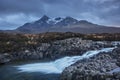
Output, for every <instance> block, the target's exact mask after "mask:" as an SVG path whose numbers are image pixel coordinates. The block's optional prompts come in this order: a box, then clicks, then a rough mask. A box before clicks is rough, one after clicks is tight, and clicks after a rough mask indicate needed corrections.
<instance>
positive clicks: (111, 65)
mask: <svg viewBox="0 0 120 80" xmlns="http://www.w3.org/2000/svg"><path fill="white" fill-rule="evenodd" d="M61 80H120V48H116V49H114V50H113V51H112V52H108V53H105V52H102V53H100V54H98V55H96V56H94V57H91V58H90V59H84V60H81V61H78V62H76V63H75V64H73V65H71V66H69V67H67V68H66V69H65V70H64V71H63V73H62V75H61Z"/></svg>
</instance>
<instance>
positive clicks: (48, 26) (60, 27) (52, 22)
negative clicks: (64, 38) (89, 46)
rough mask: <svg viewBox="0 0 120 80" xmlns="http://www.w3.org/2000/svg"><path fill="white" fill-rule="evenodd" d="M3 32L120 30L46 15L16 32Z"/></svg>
mask: <svg viewBox="0 0 120 80" xmlns="http://www.w3.org/2000/svg"><path fill="white" fill-rule="evenodd" d="M3 32H13V33H43V32H77V33H119V32H120V28H117V27H109V26H103V25H98V24H94V23H91V22H89V21H86V20H77V19H74V18H72V17H70V16H67V17H65V18H61V17H57V18H54V19H52V18H50V17H48V16H46V15H44V16H43V17H41V18H40V19H39V20H37V21H34V22H32V23H25V24H24V25H22V26H20V27H18V28H17V29H15V30H6V31H3Z"/></svg>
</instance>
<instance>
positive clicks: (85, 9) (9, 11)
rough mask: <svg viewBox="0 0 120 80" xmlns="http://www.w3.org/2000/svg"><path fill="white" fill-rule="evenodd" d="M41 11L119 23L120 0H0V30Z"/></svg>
mask: <svg viewBox="0 0 120 80" xmlns="http://www.w3.org/2000/svg"><path fill="white" fill-rule="evenodd" d="M44 14H46V15H48V16H50V17H53V18H54V17H65V16H71V17H74V18H77V19H80V20H82V19H84V20H88V21H90V22H93V23H97V24H103V25H114V26H120V18H119V17H120V0H1V1H0V29H15V28H17V27H19V26H21V25H22V24H24V23H26V22H31V21H34V20H37V19H39V18H40V17H41V16H43V15H44Z"/></svg>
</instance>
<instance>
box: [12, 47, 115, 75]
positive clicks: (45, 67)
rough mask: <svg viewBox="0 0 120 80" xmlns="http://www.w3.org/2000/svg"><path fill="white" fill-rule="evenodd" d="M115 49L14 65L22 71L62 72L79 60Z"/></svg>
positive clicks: (104, 49)
mask: <svg viewBox="0 0 120 80" xmlns="http://www.w3.org/2000/svg"><path fill="white" fill-rule="evenodd" d="M113 49H114V48H103V49H101V50H93V51H88V52H86V53H84V54H83V55H82V56H72V57H69V56H67V57H64V58H60V59H57V60H55V61H51V62H44V63H33V64H25V65H19V66H14V67H16V68H17V69H18V70H20V72H42V73H46V74H49V73H61V72H62V71H63V70H64V69H65V68H66V67H68V66H70V65H72V64H74V63H75V62H77V61H78V60H81V59H84V58H90V57H92V56H94V55H96V54H99V53H100V52H109V51H112V50H113Z"/></svg>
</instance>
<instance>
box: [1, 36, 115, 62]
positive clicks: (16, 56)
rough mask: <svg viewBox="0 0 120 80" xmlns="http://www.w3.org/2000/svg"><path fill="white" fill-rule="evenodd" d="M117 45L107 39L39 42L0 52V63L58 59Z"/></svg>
mask: <svg viewBox="0 0 120 80" xmlns="http://www.w3.org/2000/svg"><path fill="white" fill-rule="evenodd" d="M115 45H117V44H116V43H114V44H113V43H111V42H107V41H102V42H99V41H92V40H82V39H81V38H69V39H64V40H57V41H53V42H49V43H41V44H40V45H38V46H37V47H33V46H32V48H30V49H29V48H27V47H25V48H24V51H23V50H22V51H19V52H17V51H16V52H12V53H4V54H0V63H6V62H9V61H16V60H41V59H42V60H44V59H51V60H54V59H58V58H60V57H63V56H73V55H82V54H83V53H84V52H86V51H89V50H97V49H100V48H105V47H111V46H115Z"/></svg>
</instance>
